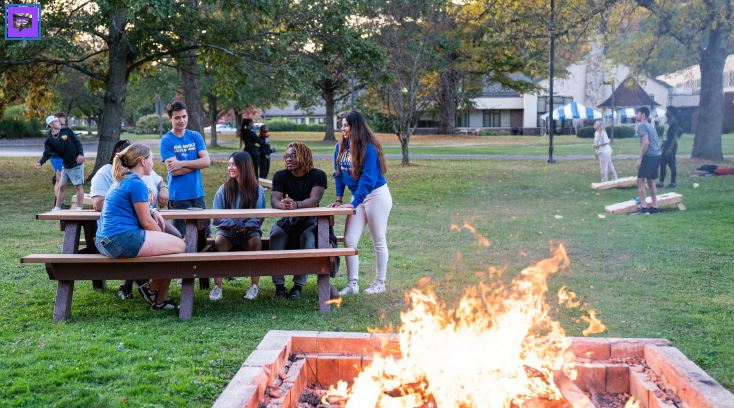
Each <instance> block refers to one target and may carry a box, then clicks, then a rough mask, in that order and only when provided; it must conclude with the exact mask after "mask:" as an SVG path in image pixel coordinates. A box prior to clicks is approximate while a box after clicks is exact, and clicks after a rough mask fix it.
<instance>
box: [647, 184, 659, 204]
mask: <svg viewBox="0 0 734 408" xmlns="http://www.w3.org/2000/svg"><path fill="white" fill-rule="evenodd" d="M647 188H648V190H650V200H651V201H652V208H658V190H657V187H656V186H655V180H647Z"/></svg>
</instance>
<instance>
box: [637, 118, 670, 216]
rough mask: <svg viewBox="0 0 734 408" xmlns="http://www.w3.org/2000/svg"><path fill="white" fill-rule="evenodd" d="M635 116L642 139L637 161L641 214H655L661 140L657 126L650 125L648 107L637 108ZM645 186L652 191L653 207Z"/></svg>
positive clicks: (638, 132) (656, 210)
mask: <svg viewBox="0 0 734 408" xmlns="http://www.w3.org/2000/svg"><path fill="white" fill-rule="evenodd" d="M635 116H636V117H637V121H638V122H640V124H639V125H638V126H637V137H639V138H640V157H639V158H638V159H637V191H638V192H639V193H640V210H639V211H638V212H639V213H640V214H655V213H657V212H658V211H659V210H658V196H657V190H656V188H655V179H656V178H657V177H658V168H659V167H660V155H661V154H662V152H663V151H662V149H661V148H660V139H659V138H658V132H657V131H656V130H655V126H653V125H651V124H650V109H648V108H647V107H646V106H643V107H640V108H637V109H636V110H635ZM645 185H647V189H648V190H650V200H651V201H652V203H651V204H652V205H651V206H650V207H648V206H647V202H646V200H645Z"/></svg>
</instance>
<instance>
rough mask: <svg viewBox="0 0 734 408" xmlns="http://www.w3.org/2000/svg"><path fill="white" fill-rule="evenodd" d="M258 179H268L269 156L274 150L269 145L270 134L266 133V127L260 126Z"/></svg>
mask: <svg viewBox="0 0 734 408" xmlns="http://www.w3.org/2000/svg"><path fill="white" fill-rule="evenodd" d="M258 139H260V177H262V178H268V173H270V154H271V153H274V152H275V149H273V147H272V146H271V145H270V132H268V125H262V126H260V134H259V135H258Z"/></svg>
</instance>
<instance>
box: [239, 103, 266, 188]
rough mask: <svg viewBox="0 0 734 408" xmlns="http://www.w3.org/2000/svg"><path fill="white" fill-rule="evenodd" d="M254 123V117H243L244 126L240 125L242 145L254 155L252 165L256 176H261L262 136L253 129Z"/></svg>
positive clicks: (251, 155)
mask: <svg viewBox="0 0 734 408" xmlns="http://www.w3.org/2000/svg"><path fill="white" fill-rule="evenodd" d="M253 125H254V123H253V121H252V119H250V118H245V119H242V126H240V147H242V146H243V145H244V146H245V149H244V150H245V151H246V152H247V153H250V157H252V165H253V166H254V167H255V178H259V177H260V151H261V147H262V146H261V145H260V138H258V137H257V134H256V133H255V132H254V131H253V130H252V126H253Z"/></svg>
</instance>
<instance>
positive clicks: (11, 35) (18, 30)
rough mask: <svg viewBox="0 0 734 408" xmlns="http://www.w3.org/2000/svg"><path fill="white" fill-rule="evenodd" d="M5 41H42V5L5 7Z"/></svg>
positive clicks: (12, 5)
mask: <svg viewBox="0 0 734 408" xmlns="http://www.w3.org/2000/svg"><path fill="white" fill-rule="evenodd" d="M5 39H6V40H40V39H41V5H40V4H6V5H5Z"/></svg>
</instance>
